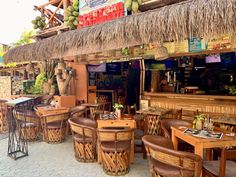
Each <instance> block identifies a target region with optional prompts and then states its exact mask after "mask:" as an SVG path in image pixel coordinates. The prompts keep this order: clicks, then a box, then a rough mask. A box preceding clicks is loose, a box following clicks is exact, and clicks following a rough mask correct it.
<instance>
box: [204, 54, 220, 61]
mask: <svg viewBox="0 0 236 177" xmlns="http://www.w3.org/2000/svg"><path fill="white" fill-rule="evenodd" d="M220 62H221V58H220V55H218V54H217V55H209V56H206V63H220Z"/></svg>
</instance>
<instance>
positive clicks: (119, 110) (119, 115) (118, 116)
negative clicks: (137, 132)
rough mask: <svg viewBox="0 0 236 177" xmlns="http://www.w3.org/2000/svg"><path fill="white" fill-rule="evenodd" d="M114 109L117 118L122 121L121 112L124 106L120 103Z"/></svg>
mask: <svg viewBox="0 0 236 177" xmlns="http://www.w3.org/2000/svg"><path fill="white" fill-rule="evenodd" d="M113 108H115V112H116V116H117V118H118V119H120V118H121V110H122V109H123V105H122V104H119V103H115V105H114V106H113Z"/></svg>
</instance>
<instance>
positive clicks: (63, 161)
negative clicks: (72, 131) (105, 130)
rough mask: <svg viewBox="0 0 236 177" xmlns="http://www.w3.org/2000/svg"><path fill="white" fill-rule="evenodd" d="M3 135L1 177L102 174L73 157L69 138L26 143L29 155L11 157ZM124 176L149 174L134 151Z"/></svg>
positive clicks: (0, 137)
mask: <svg viewBox="0 0 236 177" xmlns="http://www.w3.org/2000/svg"><path fill="white" fill-rule="evenodd" d="M7 140H8V139H7V138H6V135H0V176H1V177H21V176H22V177H77V176H78V177H103V176H107V175H105V173H104V172H103V170H102V166H101V165H99V164H97V163H80V162H78V161H76V160H75V158H74V150H73V144H72V139H71V138H69V139H68V140H67V141H66V142H64V143H61V144H53V145H52V144H47V143H45V142H33V143H29V156H28V157H24V158H22V159H18V160H16V161H15V160H13V159H11V158H9V157H8V156H7ZM125 176H126V177H149V171H148V162H147V160H143V159H142V155H141V154H136V157H135V162H134V164H132V165H131V167H130V172H129V173H128V174H127V175H125Z"/></svg>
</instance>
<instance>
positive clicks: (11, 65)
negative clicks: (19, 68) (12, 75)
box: [5, 62, 16, 68]
mask: <svg viewBox="0 0 236 177" xmlns="http://www.w3.org/2000/svg"><path fill="white" fill-rule="evenodd" d="M5 67H9V68H14V67H16V62H10V63H7V64H6V65H5Z"/></svg>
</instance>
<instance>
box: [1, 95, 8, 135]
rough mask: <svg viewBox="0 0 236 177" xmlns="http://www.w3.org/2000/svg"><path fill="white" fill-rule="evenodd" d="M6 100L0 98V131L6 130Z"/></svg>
mask: <svg viewBox="0 0 236 177" xmlns="http://www.w3.org/2000/svg"><path fill="white" fill-rule="evenodd" d="M6 102H7V101H6V100H0V133H4V132H6V131H7V130H8V123H7V106H6Z"/></svg>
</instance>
